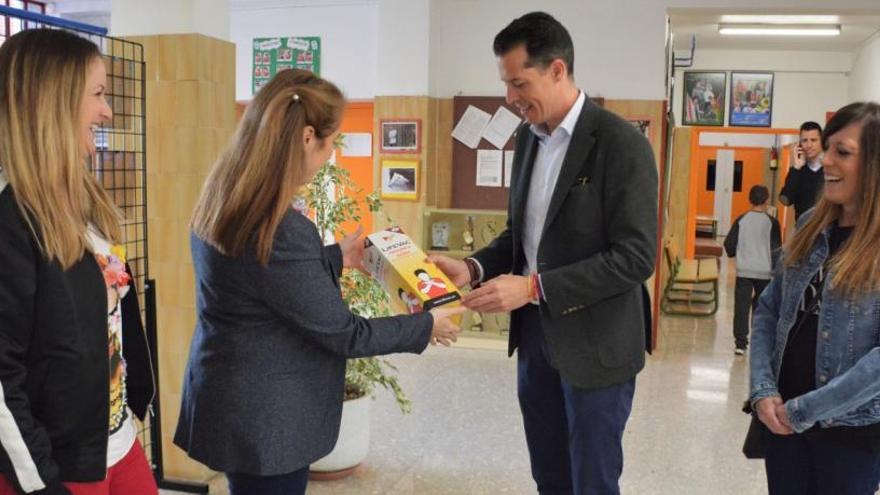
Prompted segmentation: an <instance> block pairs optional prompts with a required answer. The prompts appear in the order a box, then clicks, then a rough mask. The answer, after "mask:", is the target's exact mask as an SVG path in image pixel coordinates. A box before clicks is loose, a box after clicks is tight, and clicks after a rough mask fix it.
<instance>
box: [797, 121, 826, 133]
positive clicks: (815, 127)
mask: <svg viewBox="0 0 880 495" xmlns="http://www.w3.org/2000/svg"><path fill="white" fill-rule="evenodd" d="M804 131H819V135H820V136H821V135H822V126H821V125H819V124H817V123H816V122H813V121H812V120H811V121H807V122H804V123H803V124H801V132H804Z"/></svg>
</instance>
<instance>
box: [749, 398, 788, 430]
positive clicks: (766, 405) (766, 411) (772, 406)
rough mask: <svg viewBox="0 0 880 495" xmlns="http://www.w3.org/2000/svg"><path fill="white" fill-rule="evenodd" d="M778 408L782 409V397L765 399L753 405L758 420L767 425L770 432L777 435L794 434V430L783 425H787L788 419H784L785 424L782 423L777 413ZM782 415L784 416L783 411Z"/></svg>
mask: <svg viewBox="0 0 880 495" xmlns="http://www.w3.org/2000/svg"><path fill="white" fill-rule="evenodd" d="M778 407H783V405H782V397H779V396H774V397H767V398H765V399H761V400H759V401H758V402H757V403H755V410H756V411H757V412H758V419H760V420H761V422H762V423H764V424H765V425H767V428H769V429H770V431H772V432H773V433H775V434H777V435H791V434H792V433H794V430H792V429H791V427H790V426H787V425H786V424H785V423H788V417H785V423H783V422H782V420H781V419H780V417H779V415H778V413H777V411H778ZM783 415H785V412H784V409H783Z"/></svg>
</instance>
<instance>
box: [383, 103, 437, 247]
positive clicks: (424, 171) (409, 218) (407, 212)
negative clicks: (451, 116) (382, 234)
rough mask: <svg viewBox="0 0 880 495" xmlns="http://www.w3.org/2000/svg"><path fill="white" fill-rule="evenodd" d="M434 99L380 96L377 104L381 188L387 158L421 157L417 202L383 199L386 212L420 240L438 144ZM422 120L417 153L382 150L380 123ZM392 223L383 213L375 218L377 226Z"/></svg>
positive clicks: (409, 233) (414, 238)
mask: <svg viewBox="0 0 880 495" xmlns="http://www.w3.org/2000/svg"><path fill="white" fill-rule="evenodd" d="M429 100H430V98H428V97H427V96H377V97H376V99H375V102H374V104H373V141H374V144H373V151H374V153H373V156H374V157H375V158H374V161H373V181H374V182H373V183H374V184H375V187H376V188H377V189H381V187H382V176H381V167H382V160H383V159H403V160H406V159H413V160H419V195H418V200H417V201H401V200H391V199H386V200H383V202H384V204H385V214H386V215H387V216H388V217H390V218H391V219H392V221H393V222H394V223H395V224H397V225H398V226H400V228H402V229H403V231H404V232H406V233H407V234H408V235H409V236H410V237H411V238H412V239H413V240H415V241H417V240H418V238H419V233H420V232H421V231H422V209H423V208H424V206H425V205H426V204H427V198H428V197H429V196H434V193H431V194H428V192H427V187H428V184H433V181H430V180H429V177H430V176H431V168H430V166H431V163H432V160H429V159H428V154H429V151H428V150H432V149H434V147H435V144H434V143H435V139H436V138H435V132H436V130H435V129H436V125H435V123H434V122H432V121H431V120H430V117H431V114H430V108H429V107H430V101H429ZM407 118H414V119H421V121H422V129H421V137H420V139H421V140H422V142H421V147H420V152H419V153H416V154H399V153H395V154H383V153H382V152H381V151H380V144H381V134H380V133H381V128H380V125H379V122H380V121H381V120H386V119H407ZM387 226H388V223H387V222H386V221H385V219H384V218H383V216H382V215H378V216H376V218H375V222H374V228H375V229H381V228H385V227H387Z"/></svg>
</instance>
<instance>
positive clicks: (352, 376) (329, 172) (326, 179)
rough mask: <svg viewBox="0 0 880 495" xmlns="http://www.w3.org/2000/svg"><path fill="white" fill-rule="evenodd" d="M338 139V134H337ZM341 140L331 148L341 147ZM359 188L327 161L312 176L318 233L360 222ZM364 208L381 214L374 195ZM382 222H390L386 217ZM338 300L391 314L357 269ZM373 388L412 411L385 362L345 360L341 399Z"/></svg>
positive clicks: (370, 314) (367, 313)
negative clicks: (343, 391)
mask: <svg viewBox="0 0 880 495" xmlns="http://www.w3.org/2000/svg"><path fill="white" fill-rule="evenodd" d="M340 137H341V134H340ZM342 144H343V143H342V140H341V138H340V139H338V140H337V141H336V142H335V143H334V145H335V146H337V148H338V147H340V146H342ZM327 184H333V185H334V190H335V194H334V195H333V197H331V196H330V194H328V187H327ZM361 191H362V189H360V188H358V187H357V185H355V184H354V182H353V181H352V180H351V176H350V174H349V173H348V171H347V170H345V169H343V168H341V167H337V166H335V165H334V164H332V163H330V162H328V163H326V164H324V166H323V167H321V169H320V170H319V171H318V173H317V174H315V178H314V179H313V180H312V182H311V184H309V186H308V193H307V194H308V197H307V198H306V199H307V203H308V205H309V209H310V210H312V211H313V212H314V214H315V223H316V224H317V226H318V232H320V233H321V234H322V235H323V234H324V233H325V232H332V233H333V234H334V235H343V234H344V233H343V232H342V230H341V229H342V224H343V223H345V222H346V221H347V220H354V221H359V220H360V219H361V213H360V211H361V210H360V209H361V205H360V204H358V202H357V201H356V200H355V199H354V196H355V194H358V193H360V192H361ZM365 203H366V207H367V209H368V210H369V211H370V212H372V213H381V212H382V200H381V199H379V193H378V192H375V191H374V192H372V193H370V194H368V195H367V197H366V201H365ZM386 221H387V222H388V223H389V224H392V225H393V222H392V221H391V219H390V218H389V217H387V216H386ZM339 282H340V287H341V288H342V298H343V300H345V302H346V303H347V304H348V307H349V309H351V312H352V313H354V314H356V315H358V316H362V317H364V318H376V317H381V316H390V315H391V306H390V304H389V300H388V294H387V293H386V292H385V289H383V288H382V286H381V285H379V283H378V282H376V281H375V280H373V278H371V277H369V276H367V275H364V274H363V273H361V272H359V271H357V270H346V271H345V273H343V274H342V277H341V278H340V280H339ZM377 387H382V388H383V389H385V390H388V391H389V392H391V394H393V395H394V398H395V400H396V401H397V406H398V408H400V411H401V412H402V413H404V414H407V413H409V412H410V411H412V402H410V400H409V399H408V398H407V397H406V394H405V393H404V391H403V389H402V388H401V386H400V382H399V381H398V379H397V368H395V367H394V366H393V365H392V364H391V363H390V362H388V361H387V360H385V359H379V358H375V357H367V358H357V359H349V360H348V362H347V365H346V368H345V398H346V399H354V398H357V397H363V396H365V395H370V396H374V397H375V391H376V388H377Z"/></svg>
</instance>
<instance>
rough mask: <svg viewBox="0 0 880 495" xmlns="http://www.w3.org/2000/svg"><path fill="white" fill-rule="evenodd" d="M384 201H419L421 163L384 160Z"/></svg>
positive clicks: (416, 161)
mask: <svg viewBox="0 0 880 495" xmlns="http://www.w3.org/2000/svg"><path fill="white" fill-rule="evenodd" d="M381 191H382V192H381V194H380V196H381V197H382V199H397V200H406V201H417V200H418V199H419V161H418V160H387V159H386V160H382V190H381Z"/></svg>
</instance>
